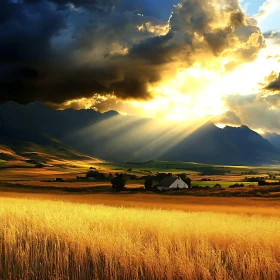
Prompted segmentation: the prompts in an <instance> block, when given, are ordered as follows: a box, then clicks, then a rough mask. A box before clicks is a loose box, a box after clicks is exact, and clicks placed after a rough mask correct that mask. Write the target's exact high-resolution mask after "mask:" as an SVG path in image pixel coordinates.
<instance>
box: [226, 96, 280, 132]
mask: <svg viewBox="0 0 280 280" xmlns="http://www.w3.org/2000/svg"><path fill="white" fill-rule="evenodd" d="M224 101H225V105H226V107H227V108H228V109H229V110H230V111H231V112H233V114H235V115H236V116H237V117H238V118H239V119H240V122H241V123H242V124H245V125H248V126H249V127H250V128H252V129H262V130H263V131H271V132H278V133H279V132H280V109H279V104H280V102H279V101H280V94H275V95H271V96H267V95H266V94H264V93H262V94H261V93H260V94H251V95H239V94H233V95H228V96H227V97H225V98H224ZM225 123H227V122H225Z"/></svg>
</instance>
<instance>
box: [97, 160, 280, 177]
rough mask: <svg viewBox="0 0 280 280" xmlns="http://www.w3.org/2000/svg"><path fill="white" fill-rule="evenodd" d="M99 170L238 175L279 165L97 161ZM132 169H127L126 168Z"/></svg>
mask: <svg viewBox="0 0 280 280" xmlns="http://www.w3.org/2000/svg"><path fill="white" fill-rule="evenodd" d="M94 167H96V168H97V169H99V168H100V169H101V170H111V171H113V172H126V173H127V172H129V173H131V174H136V175H141V174H142V175H147V174H149V172H152V173H156V172H167V173H169V172H170V173H187V174H189V175H196V174H200V173H204V172H210V173H213V174H222V173H224V174H232V175H240V174H241V173H242V172H249V171H253V172H256V173H259V174H263V173H269V172H270V173H279V172H280V166H222V165H211V164H201V163H194V162H169V161H148V162H143V163H137V162H128V163H111V162H107V163H97V164H95V166H94ZM130 169H131V170H132V171H128V170H130Z"/></svg>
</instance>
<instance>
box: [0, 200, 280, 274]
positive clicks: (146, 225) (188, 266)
mask: <svg viewBox="0 0 280 280" xmlns="http://www.w3.org/2000/svg"><path fill="white" fill-rule="evenodd" d="M0 205H1V208H0V224H1V227H0V252H1V259H0V278H1V279H279V278H280V243H279V238H280V219H279V217H274V218H268V217H259V216H251V217H249V216H242V215H229V214H215V213H197V212H196V213H184V212H176V211H162V210H140V209H126V208H113V207H107V206H99V205H95V206H93V205H86V204H72V203H65V202H52V201H39V200H28V199H11V198H0Z"/></svg>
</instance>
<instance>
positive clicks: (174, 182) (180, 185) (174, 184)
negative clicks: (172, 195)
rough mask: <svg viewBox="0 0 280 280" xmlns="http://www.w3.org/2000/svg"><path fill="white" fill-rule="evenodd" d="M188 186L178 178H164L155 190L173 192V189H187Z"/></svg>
mask: <svg viewBox="0 0 280 280" xmlns="http://www.w3.org/2000/svg"><path fill="white" fill-rule="evenodd" d="M188 188H189V186H188V185H187V184H186V183H185V182H184V181H183V180H182V179H181V178H180V177H177V176H176V177H175V176H171V177H165V178H164V179H163V180H162V181H161V182H160V183H159V185H158V187H157V189H158V190H160V191H162V190H174V189H188Z"/></svg>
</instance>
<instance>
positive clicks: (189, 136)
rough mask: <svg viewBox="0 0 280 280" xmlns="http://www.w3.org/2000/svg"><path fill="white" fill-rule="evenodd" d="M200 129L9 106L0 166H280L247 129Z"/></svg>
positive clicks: (2, 124)
mask: <svg viewBox="0 0 280 280" xmlns="http://www.w3.org/2000/svg"><path fill="white" fill-rule="evenodd" d="M197 127H198V128H197V129H193V127H192V126H188V125H186V124H184V123H173V122H161V121H158V120H153V119H144V118H139V117H134V116H123V115H121V114H118V113H117V112H115V111H109V112H106V113H103V114H102V113H100V112H96V111H94V110H73V109H67V110H53V109H51V108H48V107H46V106H45V105H43V104H42V103H40V102H34V103H30V104H28V105H20V104H17V103H15V102H8V103H5V104H2V105H0V145H2V152H1V153H0V160H1V159H4V160H5V158H6V159H7V158H8V157H23V158H25V157H27V158H31V159H32V158H38V157H39V158H40V157H47V158H52V157H54V158H69V159H70V158H73V159H77V157H78V158H85V157H86V156H85V155H88V156H90V157H97V158H101V159H105V160H112V161H118V162H120V161H129V160H130V161H143V160H144V161H145V160H150V159H159V160H172V161H193V162H201V163H212V164H228V165H259V164H276V163H279V162H280V152H279V150H278V149H277V148H276V147H275V146H273V145H272V144H271V143H270V142H269V141H268V140H266V139H264V138H263V137H262V136H260V135H259V134H258V133H256V132H254V131H252V130H251V129H250V128H248V127H247V126H241V127H240V128H234V127H229V126H227V127H225V128H223V129H220V128H218V127H216V126H215V125H214V124H213V123H211V122H209V123H206V124H204V125H202V126H197ZM4 147H6V148H4ZM4 150H6V152H4ZM77 151H78V152H77ZM46 155H48V156H46ZM1 157H2V158H1Z"/></svg>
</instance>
